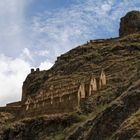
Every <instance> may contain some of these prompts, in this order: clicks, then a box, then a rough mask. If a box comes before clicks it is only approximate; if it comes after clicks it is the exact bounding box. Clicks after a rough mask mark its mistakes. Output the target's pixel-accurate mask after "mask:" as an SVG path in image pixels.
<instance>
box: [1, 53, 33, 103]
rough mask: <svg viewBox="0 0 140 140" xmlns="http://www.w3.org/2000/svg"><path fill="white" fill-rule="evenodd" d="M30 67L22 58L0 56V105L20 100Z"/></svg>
mask: <svg viewBox="0 0 140 140" xmlns="http://www.w3.org/2000/svg"><path fill="white" fill-rule="evenodd" d="M30 67H31V66H30V64H29V63H28V62H26V61H24V60H22V59H20V58H16V59H12V58H9V57H6V56H4V55H0V105H4V104H6V103H8V102H13V101H17V100H20V98H21V90H22V83H23V81H24V80H25V77H26V76H27V74H28V73H29V71H30Z"/></svg>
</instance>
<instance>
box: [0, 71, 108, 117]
mask: <svg viewBox="0 0 140 140" xmlns="http://www.w3.org/2000/svg"><path fill="white" fill-rule="evenodd" d="M36 72H39V70H36V71H34V70H33V69H32V70H31V74H34V73H36ZM56 81H57V79H56ZM56 81H55V82H50V83H49V84H48V85H47V87H46V89H40V90H39V91H38V92H37V93H36V94H33V95H32V94H31V95H27V97H25V98H26V100H22V101H21V102H15V103H10V104H7V106H6V107H1V108H0V111H4V112H11V110H12V113H13V112H14V114H18V117H31V116H37V115H43V114H47V115H49V114H51V115H52V114H59V113H69V112H74V111H79V110H80V102H81V100H84V99H85V98H87V97H89V96H91V95H93V94H95V93H97V91H98V90H100V89H102V88H103V87H104V86H106V84H107V80H106V75H105V72H104V71H102V72H101V74H100V77H94V76H91V77H90V80H89V81H75V80H72V79H70V80H67V82H64V83H61V82H59V80H58V81H57V82H56ZM23 92H24V90H23ZM22 94H24V93H22Z"/></svg>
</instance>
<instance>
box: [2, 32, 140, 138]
mask: <svg viewBox="0 0 140 140" xmlns="http://www.w3.org/2000/svg"><path fill="white" fill-rule="evenodd" d="M101 69H104V71H105V73H106V75H107V86H106V87H104V89H102V90H100V91H97V92H96V94H94V95H93V96H90V97H88V98H86V100H85V101H83V102H82V103H81V111H79V112H74V113H70V114H65V115H62V114H61V115H55V116H36V117H34V118H24V119H22V120H14V116H13V115H11V114H1V116H0V117H1V118H2V119H1V121H0V123H1V124H2V125H1V127H0V140H64V139H66V140H138V139H140V126H139V118H140V33H135V34H131V35H127V36H124V37H121V38H112V39H100V40H91V41H89V42H87V43H86V44H83V45H81V46H78V47H77V48H74V49H72V50H70V51H69V52H67V53H65V54H63V55H62V56H60V57H58V58H57V61H56V62H55V65H54V66H53V67H52V68H51V69H50V70H48V71H40V72H37V73H35V74H29V75H28V76H27V78H26V80H25V82H24V85H23V89H24V92H25V94H26V95H30V94H38V92H39V91H40V89H45V88H46V87H48V86H50V85H51V84H52V83H53V84H57V83H60V82H61V83H63V82H64V83H66V82H68V81H69V80H70V79H75V80H76V81H77V82H78V81H81V80H83V81H86V80H87V79H89V77H90V76H91V75H94V76H97V75H98V74H99V73H100V71H101ZM5 116H7V117H5Z"/></svg>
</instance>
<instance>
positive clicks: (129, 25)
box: [119, 11, 140, 36]
mask: <svg viewBox="0 0 140 140" xmlns="http://www.w3.org/2000/svg"><path fill="white" fill-rule="evenodd" d="M136 32H140V12H139V11H131V12H129V13H127V14H126V16H124V17H122V18H121V22H120V30H119V34H120V36H125V35H129V34H132V33H136Z"/></svg>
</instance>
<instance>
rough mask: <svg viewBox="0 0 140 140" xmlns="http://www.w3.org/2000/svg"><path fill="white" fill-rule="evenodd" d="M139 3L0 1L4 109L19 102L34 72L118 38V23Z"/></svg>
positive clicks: (131, 0)
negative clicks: (93, 42)
mask: <svg viewBox="0 0 140 140" xmlns="http://www.w3.org/2000/svg"><path fill="white" fill-rule="evenodd" d="M131 10H140V0H0V105H4V104H6V103H8V102H12V101H17V100H19V99H20V98H21V87H22V83H23V81H24V80H25V78H26V76H27V74H28V73H29V72H30V68H32V67H40V69H48V68H50V67H51V66H52V65H53V64H54V61H55V60H56V57H57V56H59V55H60V54H62V53H64V52H66V51H68V50H70V49H71V48H74V47H76V46H77V45H79V44H82V43H84V42H86V41H88V40H90V39H97V38H109V37H116V36H118V29H119V19H120V17H122V16H123V15H125V14H126V13H127V12H128V11H131Z"/></svg>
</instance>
